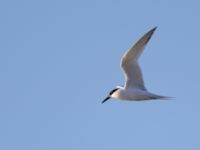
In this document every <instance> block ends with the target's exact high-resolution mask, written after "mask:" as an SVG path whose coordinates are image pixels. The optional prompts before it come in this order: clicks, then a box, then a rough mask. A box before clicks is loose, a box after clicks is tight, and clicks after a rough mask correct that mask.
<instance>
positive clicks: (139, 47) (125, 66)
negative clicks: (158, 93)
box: [121, 27, 157, 90]
mask: <svg viewBox="0 0 200 150" xmlns="http://www.w3.org/2000/svg"><path fill="white" fill-rule="evenodd" d="M156 28H157V27H155V28H153V29H151V30H150V31H149V32H147V33H146V34H145V35H143V37H141V38H140V39H139V40H138V41H137V42H136V43H135V45H133V47H131V48H130V49H129V50H128V51H127V52H126V53H125V54H124V56H123V57H122V60H121V68H122V70H123V71H124V74H125V80H126V83H125V88H132V87H136V88H140V89H143V90H146V88H145V86H144V81H143V77H142V71H141V69H140V66H139V65H138V62H137V60H138V58H139V56H140V55H141V53H142V52H143V50H144V48H145V46H146V45H147V43H148V41H149V40H150V38H151V36H152V35H153V33H154V31H155V30H156Z"/></svg>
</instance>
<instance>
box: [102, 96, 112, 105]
mask: <svg viewBox="0 0 200 150" xmlns="http://www.w3.org/2000/svg"><path fill="white" fill-rule="evenodd" d="M109 99H110V96H108V97H106V98H105V99H104V100H103V101H102V102H101V103H102V104H103V103H105V102H106V101H107V100H109Z"/></svg>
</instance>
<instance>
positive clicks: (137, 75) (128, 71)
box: [102, 27, 169, 103]
mask: <svg viewBox="0 0 200 150" xmlns="http://www.w3.org/2000/svg"><path fill="white" fill-rule="evenodd" d="M156 29H157V27H154V28H152V29H151V30H149V31H148V32H147V33H146V34H144V35H143V36H142V37H141V38H140V39H139V40H138V41H137V42H136V43H135V44H134V45H133V46H132V47H131V48H130V49H128V50H127V52H125V54H124V55H123V57H122V59H121V62H120V67H121V69H122V70H123V73H124V76H125V84H124V86H116V88H114V89H113V90H111V91H110V92H109V94H108V96H107V97H106V98H105V99H104V100H103V101H102V103H105V102H106V101H108V100H109V99H120V100H128V101H144V100H153V99H154V100H155V99H168V98H169V97H167V96H161V95H157V94H153V93H151V92H149V91H148V90H147V88H146V87H145V85H144V80H143V75H142V71H141V69H140V66H139V63H138V59H139V58H140V56H141V54H142V52H143V51H144V49H145V47H146V45H147V43H148V42H149V40H150V39H151V37H152V35H153V33H154V32H155V30H156Z"/></svg>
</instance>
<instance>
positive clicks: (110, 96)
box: [102, 87, 119, 104]
mask: <svg viewBox="0 0 200 150" xmlns="http://www.w3.org/2000/svg"><path fill="white" fill-rule="evenodd" d="M118 89H119V87H116V88H114V89H113V90H111V91H110V92H109V94H108V96H107V97H106V98H105V99H104V100H103V101H102V104H103V103H105V102H106V101H107V100H109V99H110V98H112V95H113V93H115V92H116V91H117V90H118Z"/></svg>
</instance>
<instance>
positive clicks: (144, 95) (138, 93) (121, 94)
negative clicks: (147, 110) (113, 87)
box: [112, 87, 165, 101]
mask: <svg viewBox="0 0 200 150" xmlns="http://www.w3.org/2000/svg"><path fill="white" fill-rule="evenodd" d="M112 98H114V99H121V100H133V101H142V100H150V99H163V98H165V97H164V96H160V95H156V94H153V93H150V92H148V91H146V90H141V89H138V88H128V89H125V88H124V87H119V89H118V90H117V91H116V92H114V93H113V94H112Z"/></svg>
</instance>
